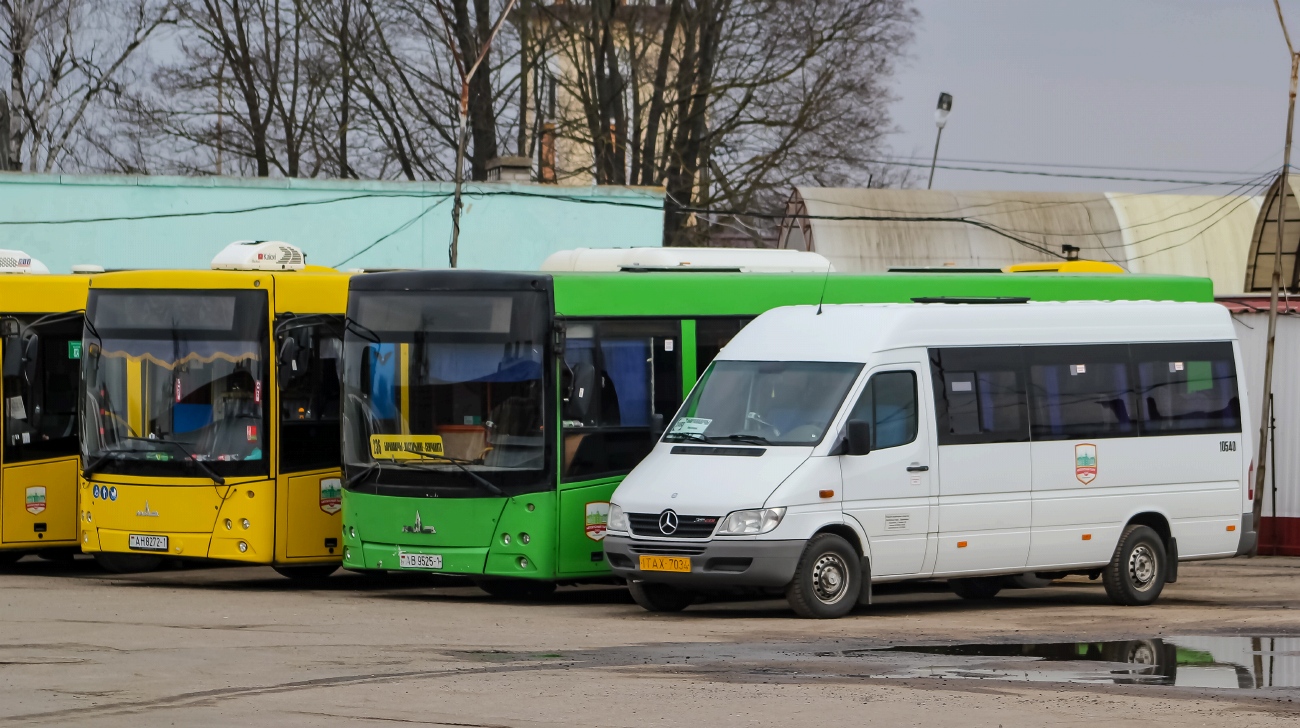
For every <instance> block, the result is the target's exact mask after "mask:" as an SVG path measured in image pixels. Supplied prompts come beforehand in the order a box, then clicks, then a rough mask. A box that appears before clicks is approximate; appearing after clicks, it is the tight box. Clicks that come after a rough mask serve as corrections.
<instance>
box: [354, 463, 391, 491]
mask: <svg viewBox="0 0 1300 728" xmlns="http://www.w3.org/2000/svg"><path fill="white" fill-rule="evenodd" d="M383 467H384V466H383V465H380V464H379V463H377V462H372V463H370V464H369V465H367V466H366V467H364V468H362V469H361V471H360V472H358V473H356V474H355V475H353V476H352V477H350V478H348V487H349V488H351V487H352V486H354V485H356V484H357V483H360V482H361V481H363V480H365V479H366V478H368V477H370V474H371V473H373V472H375V471H376V470H380V469H382V468H383Z"/></svg>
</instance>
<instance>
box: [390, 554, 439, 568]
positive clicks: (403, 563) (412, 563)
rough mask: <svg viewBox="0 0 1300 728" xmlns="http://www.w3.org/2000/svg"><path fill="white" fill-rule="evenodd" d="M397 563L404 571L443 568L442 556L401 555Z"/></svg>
mask: <svg viewBox="0 0 1300 728" xmlns="http://www.w3.org/2000/svg"><path fill="white" fill-rule="evenodd" d="M397 561H398V566H400V567H402V568H403V569H441V568H442V554H400V555H398V557H397Z"/></svg>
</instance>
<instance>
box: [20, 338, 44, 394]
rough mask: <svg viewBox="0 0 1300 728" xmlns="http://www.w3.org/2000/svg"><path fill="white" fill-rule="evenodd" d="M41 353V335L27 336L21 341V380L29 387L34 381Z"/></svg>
mask: <svg viewBox="0 0 1300 728" xmlns="http://www.w3.org/2000/svg"><path fill="white" fill-rule="evenodd" d="M40 352H41V335H40V334H28V335H27V338H26V339H25V340H24V341H23V365H22V369H23V371H22V375H23V380H24V381H26V382H27V384H28V385H29V386H30V385H31V384H32V383H33V382H35V381H36V365H37V363H39V359H40Z"/></svg>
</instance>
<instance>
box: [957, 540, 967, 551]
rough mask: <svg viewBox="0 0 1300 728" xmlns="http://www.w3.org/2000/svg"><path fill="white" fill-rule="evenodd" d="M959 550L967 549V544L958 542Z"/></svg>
mask: <svg viewBox="0 0 1300 728" xmlns="http://www.w3.org/2000/svg"><path fill="white" fill-rule="evenodd" d="M957 548H959V549H964V548H966V542H965V541H958V542H957Z"/></svg>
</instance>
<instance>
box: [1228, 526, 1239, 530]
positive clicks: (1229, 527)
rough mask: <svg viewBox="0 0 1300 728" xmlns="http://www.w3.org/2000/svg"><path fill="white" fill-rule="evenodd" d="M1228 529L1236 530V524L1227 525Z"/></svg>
mask: <svg viewBox="0 0 1300 728" xmlns="http://www.w3.org/2000/svg"><path fill="white" fill-rule="evenodd" d="M1228 530H1229V531H1235V530H1237V527H1236V526H1228Z"/></svg>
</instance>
